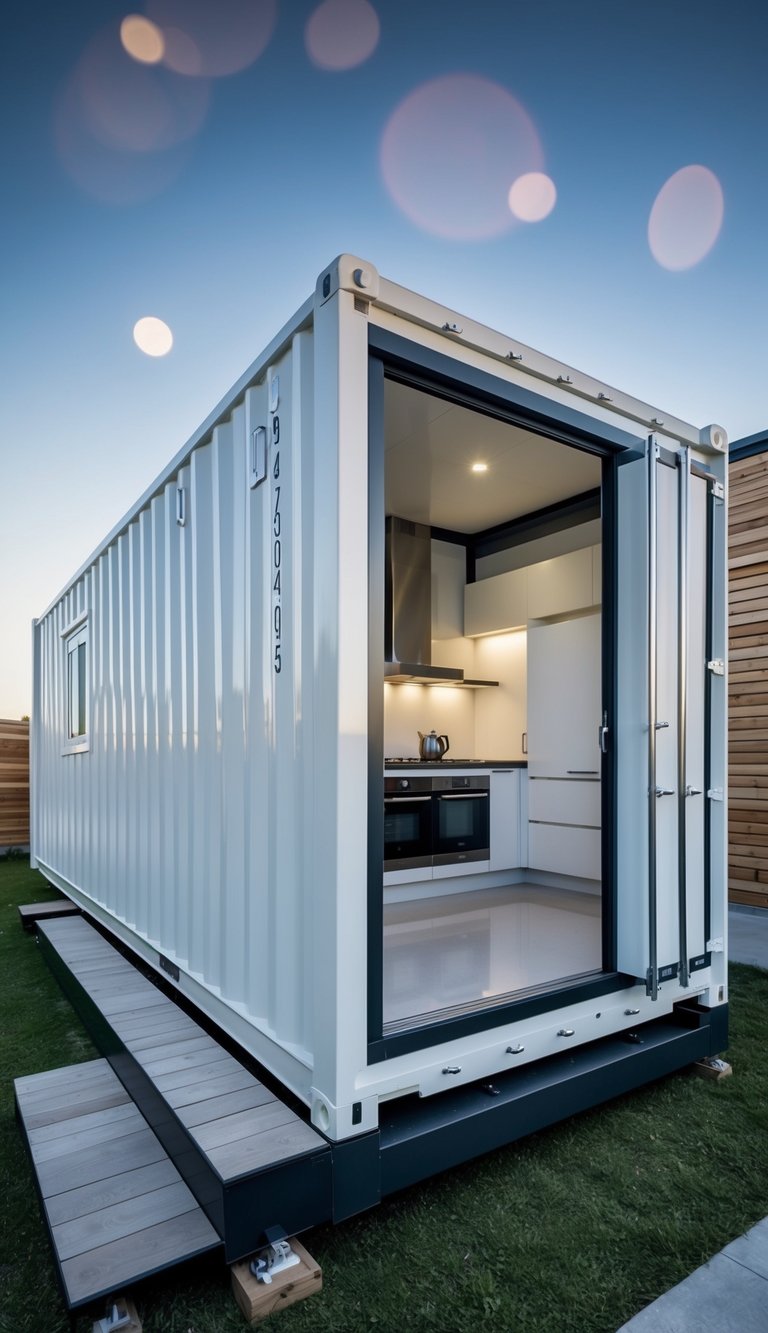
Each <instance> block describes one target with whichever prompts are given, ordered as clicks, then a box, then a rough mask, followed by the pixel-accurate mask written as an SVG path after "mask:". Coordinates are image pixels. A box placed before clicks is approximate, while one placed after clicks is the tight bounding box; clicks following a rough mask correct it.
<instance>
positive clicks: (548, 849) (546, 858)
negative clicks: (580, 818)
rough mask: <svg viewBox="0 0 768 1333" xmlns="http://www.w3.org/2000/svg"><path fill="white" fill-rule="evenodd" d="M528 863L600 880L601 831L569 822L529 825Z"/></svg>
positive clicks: (538, 867) (563, 873) (579, 877)
mask: <svg viewBox="0 0 768 1333" xmlns="http://www.w3.org/2000/svg"><path fill="white" fill-rule="evenodd" d="M528 864H529V866H530V867H531V869H534V870H549V871H552V872H553V873H555V874H558V875H574V876H576V878H577V879H600V830H599V829H593V828H572V827H570V826H569V825H566V824H536V823H534V822H533V821H532V822H531V823H530V824H529V825H528Z"/></svg>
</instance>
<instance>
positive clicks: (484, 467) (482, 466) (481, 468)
mask: <svg viewBox="0 0 768 1333" xmlns="http://www.w3.org/2000/svg"><path fill="white" fill-rule="evenodd" d="M472 471H473V472H487V471H488V464H487V463H473V464H472Z"/></svg>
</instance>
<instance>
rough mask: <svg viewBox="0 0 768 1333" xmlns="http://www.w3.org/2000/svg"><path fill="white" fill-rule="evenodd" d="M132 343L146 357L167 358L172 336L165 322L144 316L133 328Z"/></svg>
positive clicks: (152, 316) (153, 316)
mask: <svg viewBox="0 0 768 1333" xmlns="http://www.w3.org/2000/svg"><path fill="white" fill-rule="evenodd" d="M133 341H134V342H135V344H136V346H137V347H138V349H139V351H140V352H144V353H146V355H147V356H167V354H168V352H170V350H171V348H172V347H173V334H172V333H171V330H170V329H169V327H168V325H167V324H166V323H165V320H163V319H158V318H157V316H156V315H145V316H144V317H143V319H137V321H136V323H135V324H134V326H133Z"/></svg>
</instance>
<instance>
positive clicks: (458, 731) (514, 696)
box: [384, 630, 526, 759]
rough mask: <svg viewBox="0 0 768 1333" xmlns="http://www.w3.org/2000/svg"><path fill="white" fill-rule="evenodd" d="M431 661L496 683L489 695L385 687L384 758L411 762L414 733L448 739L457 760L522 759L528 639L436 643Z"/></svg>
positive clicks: (514, 636)
mask: <svg viewBox="0 0 768 1333" xmlns="http://www.w3.org/2000/svg"><path fill="white" fill-rule="evenodd" d="M432 660H433V662H434V663H436V664H437V665H439V666H456V667H462V668H463V670H464V672H465V674H466V675H467V676H474V677H475V678H477V679H482V680H498V682H499V685H498V687H493V688H490V689H480V690H471V689H451V688H450V687H447V686H439V687H437V686H429V685H385V686H384V753H385V755H388V756H398V755H402V756H403V757H404V758H408V757H415V756H416V755H418V753H419V737H418V732H419V731H422V732H428V731H432V730H433V729H434V730H435V731H436V732H437V733H438V735H442V734H446V735H447V736H448V739H449V741H450V746H451V748H450V752H449V754H450V757H451V758H456V759H522V758H523V757H524V756H523V752H522V743H521V737H522V733H523V731H525V725H526V724H525V710H526V703H525V701H526V671H525V666H526V633H525V630H520V631H517V632H516V633H513V634H493V635H489V636H488V637H487V638H482V639H464V638H455V639H440V640H436V641H435V642H434V643H433V656H432Z"/></svg>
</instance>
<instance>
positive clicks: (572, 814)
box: [528, 777, 600, 828]
mask: <svg viewBox="0 0 768 1333" xmlns="http://www.w3.org/2000/svg"><path fill="white" fill-rule="evenodd" d="M528 818H529V819H537V820H542V821H543V822H544V823H547V824H586V825H590V826H591V827H592V828H599V827H600V781H599V779H598V778H597V777H595V778H565V779H560V778H532V779H531V785H530V789H529V793H528Z"/></svg>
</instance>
